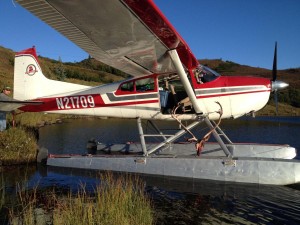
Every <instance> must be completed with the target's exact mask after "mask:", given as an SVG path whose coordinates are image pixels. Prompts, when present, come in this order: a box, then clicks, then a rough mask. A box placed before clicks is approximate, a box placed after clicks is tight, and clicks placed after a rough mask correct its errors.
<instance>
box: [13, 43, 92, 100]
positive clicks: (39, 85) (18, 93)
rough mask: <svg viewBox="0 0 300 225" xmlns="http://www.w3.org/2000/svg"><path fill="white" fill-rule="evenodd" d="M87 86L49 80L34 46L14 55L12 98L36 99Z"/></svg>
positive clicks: (82, 88)
mask: <svg viewBox="0 0 300 225" xmlns="http://www.w3.org/2000/svg"><path fill="white" fill-rule="evenodd" d="M87 88H88V86H84V85H78V84H71V83H66V82H61V81H55V80H50V79H48V78H46V77H45V76H44V75H43V72H42V69H41V67H40V65H39V62H38V57H37V54H36V50H35V47H32V48H29V49H26V50H23V51H21V52H19V53H17V54H16V56H15V69H14V98H15V99H18V100H29V99H37V98H41V97H47V96H53V95H57V94H61V93H68V92H72V91H78V90H84V89H87Z"/></svg>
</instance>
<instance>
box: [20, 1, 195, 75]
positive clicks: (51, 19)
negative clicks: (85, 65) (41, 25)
mask: <svg viewBox="0 0 300 225" xmlns="http://www.w3.org/2000/svg"><path fill="white" fill-rule="evenodd" d="M17 2H18V3H19V4H20V5H22V6H23V7H24V8H26V9H27V10H28V11H30V12H31V13H32V14H34V15H35V16H37V17H38V18H40V19H41V20H42V21H44V22H45V23H47V24H48V25H50V26H51V27H52V28H54V29H55V30H57V31H58V32H60V33H61V34H63V35H64V36H66V37H67V38H68V39H69V40H71V41H72V42H74V43H75V44H77V45H78V46H79V47H81V48H82V49H83V50H85V51H86V52H88V53H89V54H90V55H91V56H92V57H94V58H95V59H97V60H99V61H101V62H103V63H105V64H107V65H110V66H112V67H115V68H117V69H119V70H121V71H123V72H126V73H128V74H130V75H133V76H141V75H147V74H152V73H157V74H160V73H166V72H167V73H168V72H174V71H175V68H174V66H173V63H172V62H171V59H170V57H169V55H168V54H167V52H168V51H169V50H171V49H177V52H178V54H179V57H180V59H181V62H182V63H183V65H184V66H185V67H186V68H187V69H192V68H195V67H196V66H197V65H198V62H197V60H196V58H195V57H194V55H193V54H192V52H191V51H190V49H189V47H188V45H187V44H186V43H185V41H184V40H183V39H182V37H181V36H180V35H179V34H178V33H177V32H176V30H175V29H174V27H173V26H172V25H171V24H170V22H169V21H168V20H167V19H166V18H165V16H164V15H163V14H162V13H161V11H160V10H159V9H158V8H157V6H156V5H155V4H154V2H153V1H152V0H109V1H98V0H85V1H81V0H72V1H61V0H17Z"/></svg>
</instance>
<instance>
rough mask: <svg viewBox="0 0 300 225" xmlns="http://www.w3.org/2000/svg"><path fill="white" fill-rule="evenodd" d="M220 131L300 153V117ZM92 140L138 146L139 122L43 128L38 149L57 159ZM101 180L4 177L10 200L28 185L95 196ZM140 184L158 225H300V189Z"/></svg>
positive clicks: (62, 175) (227, 125) (42, 173)
mask: <svg viewBox="0 0 300 225" xmlns="http://www.w3.org/2000/svg"><path fill="white" fill-rule="evenodd" d="M160 126H161V127H162V128H170V130H169V132H172V131H174V130H175V129H177V127H178V125H177V124H176V123H172V124H170V123H167V122H161V123H160ZM221 127H222V128H223V130H224V131H225V132H226V134H227V135H228V136H229V138H230V139H231V140H232V141H233V142H260V143H270V144H289V145H291V146H293V147H296V148H297V149H298V150H299V149H300V138H299V131H300V118H299V117H261V118H255V119H248V118H247V119H239V120H232V121H225V120H224V121H223V122H222V124H221ZM145 128H146V124H145ZM205 131H206V130H205V129H204V128H198V129H196V130H194V131H193V132H194V133H195V135H196V136H197V137H201V135H203V133H205ZM90 138H95V139H97V140H98V141H101V142H121V143H124V142H126V141H139V138H138V135H137V127H136V121H135V120H119V119H78V120H69V121H66V122H65V123H63V124H59V125H53V126H46V127H43V128H41V129H40V140H39V145H40V146H44V147H46V148H47V149H48V150H49V152H50V153H53V154H60V153H64V154H66V153H73V154H74V153H79V154H83V153H86V143H87V141H88V140H89V139H90ZM183 139H184V138H183ZM298 155H300V154H298ZM298 158H299V156H298ZM97 177H98V173H97V172H94V171H86V170H78V169H61V168H54V167H48V168H47V167H46V168H45V167H40V168H35V167H34V168H27V169H26V171H25V170H24V169H23V170H22V169H17V168H15V169H14V171H10V172H6V173H5V174H3V173H2V180H4V181H5V182H4V183H5V185H6V189H5V192H6V194H9V193H10V194H12V193H14V192H15V186H14V184H15V183H14V182H16V181H24V182H26V183H27V184H28V186H29V187H33V186H35V185H37V184H38V185H39V187H40V188H47V187H54V186H55V187H60V188H63V189H72V190H76V189H77V188H78V187H79V186H80V185H82V183H85V184H86V187H87V188H88V189H89V190H91V191H92V190H94V189H93V187H94V186H95V185H96V184H98V183H99V179H97ZM141 179H143V181H144V182H145V184H146V190H145V191H146V192H147V193H148V194H149V196H150V197H151V198H152V199H153V206H154V209H155V212H156V217H157V224H300V185H294V186H266V185H249V184H233V183H227V182H214V181H207V180H192V179H178V178H169V177H156V176H141ZM3 213H4V212H3V210H2V211H1V214H3Z"/></svg>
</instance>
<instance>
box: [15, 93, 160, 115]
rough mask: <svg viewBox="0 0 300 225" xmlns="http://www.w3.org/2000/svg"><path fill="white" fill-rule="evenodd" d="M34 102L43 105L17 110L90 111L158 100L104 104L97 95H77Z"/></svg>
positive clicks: (156, 100)
mask: <svg viewBox="0 0 300 225" xmlns="http://www.w3.org/2000/svg"><path fill="white" fill-rule="evenodd" d="M36 101H42V102H44V104H42V105H38V106H29V105H28V106H23V107H21V108H19V109H20V110H22V111H25V112H44V111H63V110H74V109H75V110H77V109H92V108H101V107H113V106H126V105H141V104H150V103H158V102H159V101H158V99H154V100H153V99H152V100H142V101H133V102H128V101H127V102H125V101H123V102H118V103H112V104H110V103H108V104H105V103H104V101H103V99H102V98H101V96H100V95H99V94H96V95H95V94H93V95H78V96H63V97H53V98H39V99H36Z"/></svg>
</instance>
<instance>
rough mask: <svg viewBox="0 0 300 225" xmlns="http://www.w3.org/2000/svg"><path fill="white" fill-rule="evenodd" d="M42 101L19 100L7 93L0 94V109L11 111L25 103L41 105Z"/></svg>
mask: <svg viewBox="0 0 300 225" xmlns="http://www.w3.org/2000/svg"><path fill="white" fill-rule="evenodd" d="M41 104H43V102H42V101H19V100H16V99H13V98H10V97H8V96H6V95H5V94H0V111H2V112H11V111H13V110H15V109H18V108H20V107H22V106H25V105H41Z"/></svg>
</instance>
